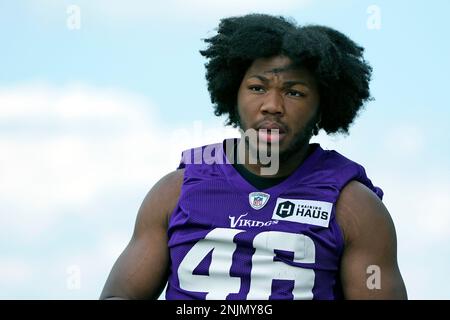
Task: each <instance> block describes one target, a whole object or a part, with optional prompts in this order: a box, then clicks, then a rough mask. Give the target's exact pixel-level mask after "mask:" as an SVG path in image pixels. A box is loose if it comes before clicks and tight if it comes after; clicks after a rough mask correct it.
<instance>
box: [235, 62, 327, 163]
mask: <svg viewBox="0 0 450 320" xmlns="http://www.w3.org/2000/svg"><path fill="white" fill-rule="evenodd" d="M291 63H292V61H291V60H290V59H289V58H287V57H285V56H275V57H271V58H264V59H257V60H255V61H254V62H253V64H252V65H251V66H250V68H249V69H248V70H247V72H246V74H245V75H244V78H243V80H242V83H241V86H240V88H239V91H238V98H237V99H238V101H237V104H238V114H239V121H240V123H239V125H240V127H241V129H242V130H244V131H245V130H247V129H250V128H252V129H255V130H258V139H259V141H260V142H266V143H267V145H270V144H271V143H273V142H278V143H279V153H280V155H283V154H284V155H288V154H289V155H290V154H293V153H295V152H296V150H298V149H299V147H301V146H303V145H304V144H306V143H309V140H310V138H311V136H312V129H313V128H314V125H315V123H316V122H317V120H318V119H317V118H318V109H319V92H318V87H317V83H316V80H315V78H314V76H313V75H312V74H311V73H310V72H309V71H308V70H307V69H305V68H294V67H293V66H292V64H291ZM261 129H268V130H267V133H264V132H262V131H261ZM269 129H278V130H279V134H276V133H274V132H272V133H271V131H270V130H269ZM253 147H255V148H256V146H253Z"/></svg>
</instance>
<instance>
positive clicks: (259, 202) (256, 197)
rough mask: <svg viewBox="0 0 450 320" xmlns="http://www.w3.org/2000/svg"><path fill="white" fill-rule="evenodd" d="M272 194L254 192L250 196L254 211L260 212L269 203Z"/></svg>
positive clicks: (249, 199)
mask: <svg viewBox="0 0 450 320" xmlns="http://www.w3.org/2000/svg"><path fill="white" fill-rule="evenodd" d="M269 198H270V194H268V193H265V192H252V193H250V194H249V195H248V201H249V202H250V205H251V207H252V208H253V209H255V210H259V209H261V208H262V207H264V206H265V205H266V203H267V201H269Z"/></svg>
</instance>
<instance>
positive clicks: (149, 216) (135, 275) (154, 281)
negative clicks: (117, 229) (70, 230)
mask: <svg viewBox="0 0 450 320" xmlns="http://www.w3.org/2000/svg"><path fill="white" fill-rule="evenodd" d="M182 175H183V173H182V172H174V173H172V174H169V175H167V176H166V177H164V178H163V179H161V180H160V181H159V182H158V183H157V184H156V185H155V187H153V188H152V190H151V191H150V192H149V193H148V194H147V196H146V197H145V199H144V201H143V202H142V205H141V207H140V209H139V212H138V216H137V219H136V224H135V229H134V233H133V236H132V239H131V241H130V242H129V244H128V245H127V247H126V248H125V250H124V251H123V252H122V254H121V255H120V256H119V258H118V259H117V261H116V263H115V264H114V266H113V268H112V270H111V273H110V275H109V277H108V279H107V281H106V284H105V287H104V289H103V292H102V294H101V297H100V298H102V299H105V298H112V297H116V298H125V299H147V298H149V299H156V298H158V296H159V295H160V293H161V291H162V290H163V289H164V286H165V284H166V281H167V270H168V265H169V250H168V245H167V242H168V238H167V221H168V215H169V213H170V212H171V211H172V210H173V208H174V207H175V205H176V202H177V201H178V196H179V189H180V185H181V181H182Z"/></svg>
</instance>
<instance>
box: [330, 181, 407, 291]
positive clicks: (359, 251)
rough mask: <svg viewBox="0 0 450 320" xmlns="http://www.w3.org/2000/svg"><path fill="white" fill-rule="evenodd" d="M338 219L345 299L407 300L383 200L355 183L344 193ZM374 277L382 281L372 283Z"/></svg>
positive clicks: (391, 227)
mask: <svg viewBox="0 0 450 320" xmlns="http://www.w3.org/2000/svg"><path fill="white" fill-rule="evenodd" d="M336 218H337V220H338V223H339V225H340V226H341V228H342V231H343V235H344V242H345V249H344V253H343V256H342V261H341V282H342V289H343V293H344V297H345V298H346V299H406V298H407V293H406V289H405V285H404V283H403V279H402V276H401V274H400V270H399V268H398V265H397V240H396V234H395V228H394V224H393V222H392V220H391V217H390V215H389V212H388V211H387V209H386V207H385V206H384V204H383V203H382V202H381V200H380V199H379V198H378V197H377V196H376V195H375V194H374V193H373V192H371V191H370V190H369V189H368V188H367V187H366V186H364V185H363V184H361V183H359V182H357V181H352V182H350V183H349V184H348V185H347V186H346V187H345V188H344V189H343V190H342V192H341V195H340V198H339V201H338V202H337V214H336ZM378 272H379V273H378ZM371 276H373V277H379V279H376V280H374V281H371V279H369V277H371ZM373 279H375V278H373ZM368 280H369V281H368ZM378 280H379V282H378Z"/></svg>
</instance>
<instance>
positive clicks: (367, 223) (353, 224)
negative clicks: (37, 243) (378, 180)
mask: <svg viewBox="0 0 450 320" xmlns="http://www.w3.org/2000/svg"><path fill="white" fill-rule="evenodd" d="M336 219H337V221H338V223H339V225H340V226H341V229H342V231H343V233H344V238H345V239H346V241H347V240H349V239H355V238H358V237H359V236H360V235H361V233H362V232H364V230H365V229H366V228H371V227H373V228H375V227H378V226H382V225H386V226H388V225H391V224H392V220H391V217H390V214H389V212H388V210H387V209H386V207H385V206H384V204H383V202H382V201H381V200H380V198H379V197H378V196H377V195H376V194H375V193H374V192H373V191H372V190H371V189H370V188H368V187H367V186H366V185H364V184H363V183H361V182H359V181H356V180H352V181H350V182H349V183H348V184H347V185H346V186H345V187H344V188H343V189H342V190H341V192H340V195H339V199H338V201H337V203H336Z"/></svg>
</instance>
